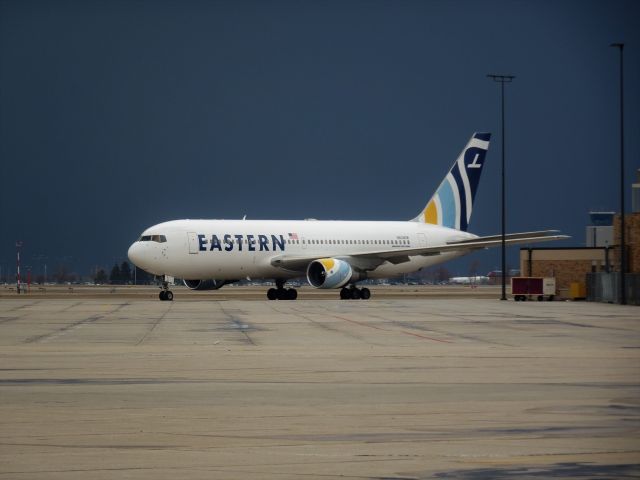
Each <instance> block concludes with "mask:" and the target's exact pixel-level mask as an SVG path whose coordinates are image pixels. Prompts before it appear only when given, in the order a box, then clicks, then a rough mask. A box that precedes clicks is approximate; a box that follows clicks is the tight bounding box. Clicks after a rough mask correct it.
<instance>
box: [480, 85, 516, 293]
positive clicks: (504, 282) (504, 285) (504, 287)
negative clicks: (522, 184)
mask: <svg viewBox="0 0 640 480" xmlns="http://www.w3.org/2000/svg"><path fill="white" fill-rule="evenodd" d="M487 77H489V78H490V79H492V80H493V81H494V82H499V83H500V90H501V98H502V296H501V297H500V300H506V299H507V277H506V275H507V272H506V271H505V269H506V268H507V267H506V263H507V253H506V251H507V249H506V242H505V235H506V234H505V229H506V210H505V193H504V84H505V83H511V82H512V81H513V79H514V78H516V77H515V76H514V75H495V74H489V75H487Z"/></svg>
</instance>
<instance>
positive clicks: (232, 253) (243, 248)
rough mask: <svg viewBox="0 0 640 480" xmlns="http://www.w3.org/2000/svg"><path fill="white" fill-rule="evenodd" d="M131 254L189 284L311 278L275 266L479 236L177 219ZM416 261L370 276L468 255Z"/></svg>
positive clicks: (410, 227) (416, 228) (395, 225)
mask: <svg viewBox="0 0 640 480" xmlns="http://www.w3.org/2000/svg"><path fill="white" fill-rule="evenodd" d="M143 238H147V239H148V238H155V239H158V238H161V239H162V241H148V240H147V241H140V240H139V241H136V242H135V243H134V244H133V245H131V248H130V249H129V258H131V259H132V260H133V261H134V263H135V264H136V265H137V266H138V267H140V268H142V269H144V270H146V271H148V272H150V273H152V274H155V275H170V276H174V277H178V278H184V279H219V280H237V279H242V278H246V277H250V278H293V277H300V276H303V275H304V273H302V274H301V273H300V272H299V271H298V272H295V271H287V270H283V269H282V268H280V267H277V266H274V265H272V264H271V261H272V260H273V259H274V258H275V257H281V256H285V255H286V256H287V257H292V256H293V257H295V256H301V257H317V258H327V257H333V258H340V257H348V256H349V255H351V254H362V253H366V252H378V251H382V250H392V249H398V250H402V249H407V248H415V247H428V246H432V245H443V244H446V243H447V242H450V241H458V240H466V239H473V238H476V236H475V235H473V234H470V233H467V232H463V231H459V230H454V229H450V228H446V227H441V226H437V225H429V224H424V223H419V222H380V221H319V220H175V221H171V222H165V223H160V224H158V225H154V226H153V227H150V228H148V229H147V230H145V231H144V232H143V234H142V237H141V239H143ZM464 253H465V252H449V253H445V254H440V255H430V256H423V255H417V256H410V257H409V261H405V262H402V263H398V264H393V263H390V262H388V261H387V262H384V263H382V264H381V265H379V266H378V267H377V268H375V269H374V270H372V271H369V272H368V274H367V276H368V277H369V278H384V277H393V276H397V275H402V274H404V273H410V272H414V271H417V270H419V269H421V268H423V267H428V266H431V265H434V264H437V263H440V262H444V261H447V260H450V259H452V258H455V257H458V256H461V255H463V254H464Z"/></svg>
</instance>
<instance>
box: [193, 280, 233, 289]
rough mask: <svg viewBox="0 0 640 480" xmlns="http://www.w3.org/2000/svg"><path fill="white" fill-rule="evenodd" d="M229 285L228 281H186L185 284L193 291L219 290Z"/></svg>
mask: <svg viewBox="0 0 640 480" xmlns="http://www.w3.org/2000/svg"><path fill="white" fill-rule="evenodd" d="M227 283H229V282H228V281H226V280H214V279H211V280H184V284H185V286H186V287H187V288H189V289H191V290H218V289H219V288H220V287H222V286H223V285H225V284H227Z"/></svg>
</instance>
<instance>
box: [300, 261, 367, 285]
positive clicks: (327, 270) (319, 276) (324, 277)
mask: <svg viewBox="0 0 640 480" xmlns="http://www.w3.org/2000/svg"><path fill="white" fill-rule="evenodd" d="M359 278H360V274H359V273H358V272H355V271H354V270H353V268H352V267H351V265H349V263H348V262H345V261H344V260H339V259H337V258H319V259H318V260H314V261H313V262H311V263H310V264H309V266H308V267H307V280H308V281H309V283H310V284H311V285H312V286H313V287H315V288H340V287H343V286H344V285H346V284H347V283H349V282H353V281H356V280H358V279H359Z"/></svg>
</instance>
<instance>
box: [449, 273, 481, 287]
mask: <svg viewBox="0 0 640 480" xmlns="http://www.w3.org/2000/svg"><path fill="white" fill-rule="evenodd" d="M449 283H450V284H451V285H482V284H485V283H489V277H486V276H484V275H476V276H473V277H451V278H450V279H449Z"/></svg>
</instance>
